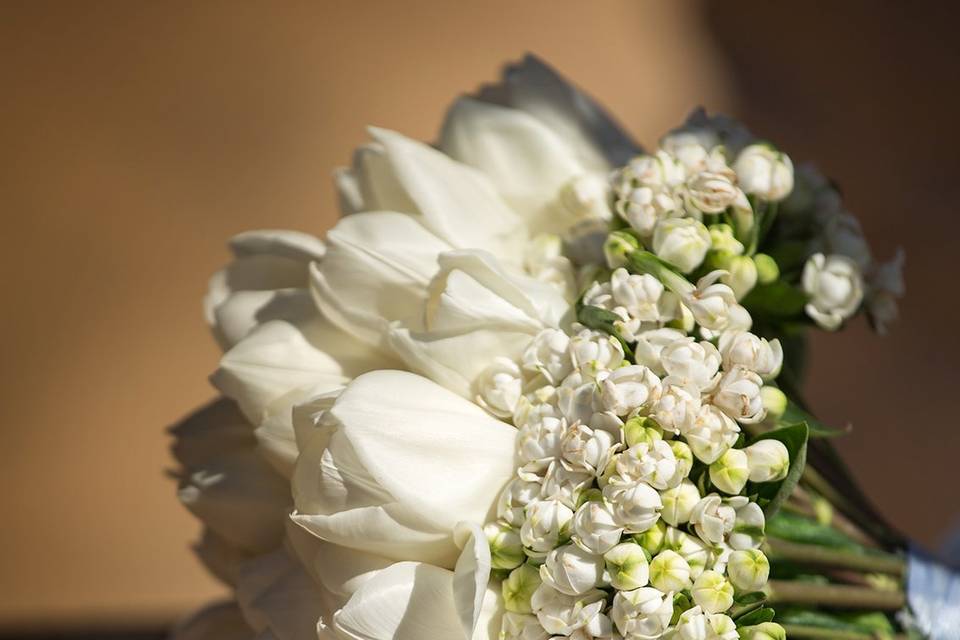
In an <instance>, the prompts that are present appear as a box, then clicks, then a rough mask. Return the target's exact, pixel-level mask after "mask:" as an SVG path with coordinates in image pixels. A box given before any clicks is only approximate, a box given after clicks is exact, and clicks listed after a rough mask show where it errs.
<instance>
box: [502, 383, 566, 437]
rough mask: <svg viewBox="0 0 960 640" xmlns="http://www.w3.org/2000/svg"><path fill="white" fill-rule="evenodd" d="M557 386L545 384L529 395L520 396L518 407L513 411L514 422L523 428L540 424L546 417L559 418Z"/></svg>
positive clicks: (519, 427)
mask: <svg viewBox="0 0 960 640" xmlns="http://www.w3.org/2000/svg"><path fill="white" fill-rule="evenodd" d="M556 396H557V390H556V387H553V386H550V385H545V386H543V387H540V388H539V389H537V390H535V391H534V392H533V393H530V394H529V395H525V396H520V399H519V400H518V401H517V408H516V409H515V410H514V412H513V424H514V425H515V426H516V427H517V428H518V429H522V428H523V427H526V426H528V425H533V424H538V423H540V421H541V420H543V419H544V418H559V417H560V411H559V410H558V409H557V406H556V404H555V403H556V399H557V398H556Z"/></svg>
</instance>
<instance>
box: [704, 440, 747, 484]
mask: <svg viewBox="0 0 960 640" xmlns="http://www.w3.org/2000/svg"><path fill="white" fill-rule="evenodd" d="M749 476H750V467H749V465H748V463H747V454H746V453H744V452H743V450H741V449H727V451H726V453H724V454H723V455H722V456H720V457H719V458H718V459H717V460H716V462H714V463H713V464H711V465H710V482H712V483H713V485H714V486H715V487H717V488H718V489H720V491H723V492H724V493H729V494H731V495H736V494H738V493H740V492H741V491H742V490H743V488H744V487H745V486H746V485H747V478H749Z"/></svg>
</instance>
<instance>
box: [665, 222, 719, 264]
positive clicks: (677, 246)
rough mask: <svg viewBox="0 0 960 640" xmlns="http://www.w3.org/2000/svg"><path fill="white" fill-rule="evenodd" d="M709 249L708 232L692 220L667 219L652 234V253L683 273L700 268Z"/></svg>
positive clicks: (700, 224) (699, 223)
mask: <svg viewBox="0 0 960 640" xmlns="http://www.w3.org/2000/svg"><path fill="white" fill-rule="evenodd" d="M709 249H710V232H709V231H707V228H706V227H705V226H703V223H701V222H698V221H697V220H693V219H692V218H667V219H665V220H661V221H660V222H659V223H657V227H656V229H654V232H653V252H654V253H655V254H656V255H657V257H659V258H660V259H662V260H665V261H666V262H669V263H670V264H672V265H674V266H675V267H677V269H679V270H680V271H681V272H683V273H690V272H691V271H693V270H694V269H696V268H697V267H699V266H700V264H701V263H702V262H703V259H704V257H706V255H707V251H708V250H709Z"/></svg>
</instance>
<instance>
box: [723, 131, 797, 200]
mask: <svg viewBox="0 0 960 640" xmlns="http://www.w3.org/2000/svg"><path fill="white" fill-rule="evenodd" d="M733 170H734V171H736V172H737V180H738V181H739V182H740V187H741V188H742V189H743V190H744V191H745V192H746V193H749V194H755V195H758V196H760V197H761V198H763V199H764V200H770V201H773V202H776V201H779V200H783V199H784V198H786V197H787V196H788V195H790V192H791V191H793V163H792V162H791V161H790V158H789V157H787V155H786V154H785V153H780V152H779V151H777V150H776V149H774V148H773V147H771V146H770V145H767V144H752V145H750V146H749V147H746V148H745V149H744V150H743V151H741V152H740V154H739V155H738V156H737V159H736V161H735V162H734V163H733Z"/></svg>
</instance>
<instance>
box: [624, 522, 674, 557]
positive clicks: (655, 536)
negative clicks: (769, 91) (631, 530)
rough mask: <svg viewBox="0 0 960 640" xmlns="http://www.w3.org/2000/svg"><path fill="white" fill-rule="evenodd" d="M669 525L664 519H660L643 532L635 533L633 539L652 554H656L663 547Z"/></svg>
mask: <svg viewBox="0 0 960 640" xmlns="http://www.w3.org/2000/svg"><path fill="white" fill-rule="evenodd" d="M666 533H667V526H666V525H665V524H664V523H663V521H658V522H657V523H656V524H655V525H653V526H652V527H650V528H649V529H647V530H646V531H644V532H643V533H635V534H633V536H632V538H633V541H634V542H636V543H637V544H638V545H640V546H641V547H643V550H644V551H646V552H647V553H648V554H649V555H650V556H655V555H657V553H659V552H660V549H662V548H663V542H664V540H665V538H666Z"/></svg>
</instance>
